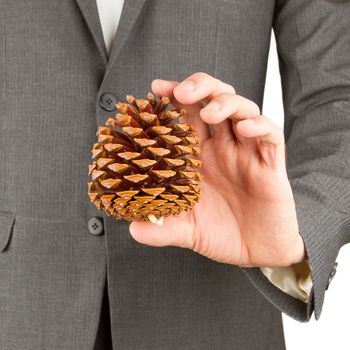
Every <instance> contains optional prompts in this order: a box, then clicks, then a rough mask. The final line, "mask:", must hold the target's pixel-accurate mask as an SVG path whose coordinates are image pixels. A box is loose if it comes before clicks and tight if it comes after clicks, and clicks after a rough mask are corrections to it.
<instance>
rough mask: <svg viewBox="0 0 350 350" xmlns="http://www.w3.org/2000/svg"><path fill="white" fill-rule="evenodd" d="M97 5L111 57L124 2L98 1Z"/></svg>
mask: <svg viewBox="0 0 350 350" xmlns="http://www.w3.org/2000/svg"><path fill="white" fill-rule="evenodd" d="M96 4H97V9H98V13H99V16H100V21H101V27H102V33H103V37H104V40H105V44H106V48H107V54H108V55H109V53H110V52H111V48H112V42H113V39H114V36H115V32H116V30H117V27H118V24H119V19H120V15H121V12H122V8H123V5H124V0H96Z"/></svg>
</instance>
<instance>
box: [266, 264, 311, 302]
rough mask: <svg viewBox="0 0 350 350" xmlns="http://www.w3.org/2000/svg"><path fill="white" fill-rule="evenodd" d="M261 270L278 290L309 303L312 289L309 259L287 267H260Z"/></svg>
mask: <svg viewBox="0 0 350 350" xmlns="http://www.w3.org/2000/svg"><path fill="white" fill-rule="evenodd" d="M260 270H261V272H262V273H263V274H264V275H265V277H266V278H267V279H268V280H269V281H270V282H271V283H272V284H273V285H275V286H276V287H277V288H279V289H281V290H282V291H283V292H285V293H287V294H289V295H290V296H292V297H293V298H296V299H299V300H302V301H303V302H305V303H307V302H308V299H309V296H310V292H311V288H312V280H311V270H310V265H309V261H308V259H305V260H303V261H302V262H300V263H298V264H294V265H291V266H287V267H260Z"/></svg>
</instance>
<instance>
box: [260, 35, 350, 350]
mask: <svg viewBox="0 0 350 350" xmlns="http://www.w3.org/2000/svg"><path fill="white" fill-rule="evenodd" d="M263 115H265V116H266V117H268V118H269V119H271V120H272V121H273V122H275V123H276V124H277V125H279V126H280V127H281V128H283V118H284V117H283V116H284V114H283V104H282V93H281V82H280V75H279V69H278V58H277V53H276V45H275V39H274V37H273V36H272V38H271V48H270V55H269V64H268V70H267V78H266V87H265V97H264V106H263ZM330 234H332V232H330ZM337 262H338V268H337V273H336V275H335V276H334V278H333V280H332V282H331V284H330V287H329V289H328V291H326V297H325V302H324V306H323V310H322V314H321V318H320V319H319V320H318V321H315V319H314V316H313V318H312V320H311V321H310V322H308V323H299V322H297V321H294V320H293V319H291V318H289V317H288V316H284V330H285V336H286V344H287V350H313V349H317V350H330V349H332V350H350V278H349V276H350V245H346V246H344V247H343V248H342V249H341V251H340V254H339V256H338V259H337ZM271 350H273V349H271Z"/></svg>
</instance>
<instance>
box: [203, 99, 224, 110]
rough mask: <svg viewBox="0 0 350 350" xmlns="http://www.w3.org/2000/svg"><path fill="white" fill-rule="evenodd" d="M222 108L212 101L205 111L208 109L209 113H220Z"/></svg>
mask: <svg viewBox="0 0 350 350" xmlns="http://www.w3.org/2000/svg"><path fill="white" fill-rule="evenodd" d="M220 108H221V104H220V103H219V102H217V101H211V102H209V103H208V104H207V105H206V106H205V107H204V109H207V110H209V111H218V110H219V109H220Z"/></svg>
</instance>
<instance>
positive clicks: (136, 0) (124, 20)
mask: <svg viewBox="0 0 350 350" xmlns="http://www.w3.org/2000/svg"><path fill="white" fill-rule="evenodd" d="M145 1H146V0H124V5H123V8H122V12H121V15H120V20H119V24H118V27H117V32H116V35H115V38H114V40H113V44H112V47H111V51H110V55H109V59H108V62H107V67H106V71H105V75H104V79H103V80H105V79H106V78H107V76H108V74H109V72H110V71H111V68H112V67H113V65H114V63H115V60H116V58H117V57H118V54H119V53H120V50H121V49H122V47H123V45H124V44H125V42H126V40H127V38H128V36H129V34H130V32H131V29H132V28H133V26H134V24H135V23H136V20H137V18H138V16H139V14H140V12H141V10H142V7H143V5H144V3H145ZM102 84H103V82H102Z"/></svg>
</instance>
